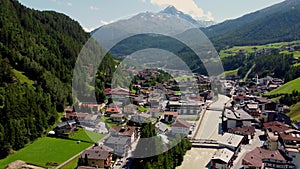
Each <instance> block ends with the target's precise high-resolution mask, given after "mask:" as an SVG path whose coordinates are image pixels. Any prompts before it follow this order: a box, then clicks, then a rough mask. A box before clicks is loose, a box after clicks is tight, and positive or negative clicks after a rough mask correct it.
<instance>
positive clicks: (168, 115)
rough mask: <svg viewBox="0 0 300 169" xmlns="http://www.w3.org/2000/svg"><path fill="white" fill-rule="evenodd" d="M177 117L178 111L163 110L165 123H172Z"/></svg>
mask: <svg viewBox="0 0 300 169" xmlns="http://www.w3.org/2000/svg"><path fill="white" fill-rule="evenodd" d="M177 117H178V112H170V111H165V112H164V121H165V122H166V123H173V122H175V120H176V119H177Z"/></svg>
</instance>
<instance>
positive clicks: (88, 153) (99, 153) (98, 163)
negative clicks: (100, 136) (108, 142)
mask: <svg viewBox="0 0 300 169" xmlns="http://www.w3.org/2000/svg"><path fill="white" fill-rule="evenodd" d="M112 152H113V149H112V148H109V147H107V146H104V145H100V146H93V147H92V148H90V149H87V150H85V151H84V152H83V153H82V154H81V159H83V160H85V159H87V163H88V166H91V167H95V168H105V169H108V168H110V166H111V162H112Z"/></svg>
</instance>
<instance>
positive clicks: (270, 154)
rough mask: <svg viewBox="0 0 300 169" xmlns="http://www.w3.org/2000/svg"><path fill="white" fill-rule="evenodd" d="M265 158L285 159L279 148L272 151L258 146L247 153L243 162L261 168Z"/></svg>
mask: <svg viewBox="0 0 300 169" xmlns="http://www.w3.org/2000/svg"><path fill="white" fill-rule="evenodd" d="M263 159H273V160H280V161H285V159H284V157H283V156H282V155H281V154H280V152H279V151H278V150H276V151H271V150H266V149H263V148H260V147H257V148H256V149H254V150H252V151H251V152H249V153H247V154H246V156H245V157H244V158H243V164H247V165H249V166H253V167H259V168H260V167H261V166H262V163H263Z"/></svg>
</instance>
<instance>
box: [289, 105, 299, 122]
mask: <svg viewBox="0 0 300 169" xmlns="http://www.w3.org/2000/svg"><path fill="white" fill-rule="evenodd" d="M290 110H291V111H290V112H289V113H287V115H288V116H289V117H291V120H295V121H297V122H300V102H298V103H297V104H295V105H293V106H291V107H290Z"/></svg>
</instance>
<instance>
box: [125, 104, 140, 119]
mask: <svg viewBox="0 0 300 169" xmlns="http://www.w3.org/2000/svg"><path fill="white" fill-rule="evenodd" d="M137 112H138V106H137V105H134V104H128V105H126V106H124V108H123V114H124V115H126V116H129V115H132V114H136V113H137Z"/></svg>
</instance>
